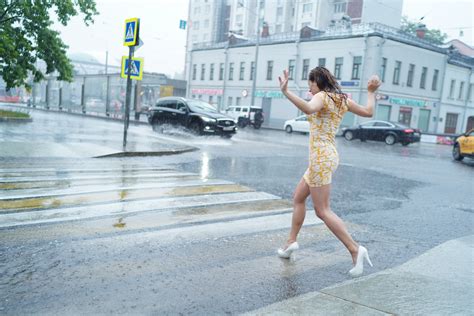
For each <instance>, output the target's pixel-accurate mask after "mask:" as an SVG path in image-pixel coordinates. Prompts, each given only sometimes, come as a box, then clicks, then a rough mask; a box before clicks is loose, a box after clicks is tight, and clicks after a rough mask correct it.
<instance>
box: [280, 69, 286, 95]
mask: <svg viewBox="0 0 474 316" xmlns="http://www.w3.org/2000/svg"><path fill="white" fill-rule="evenodd" d="M278 80H279V81H280V89H281V92H283V93H285V92H287V91H288V70H283V79H281V77H280V76H278Z"/></svg>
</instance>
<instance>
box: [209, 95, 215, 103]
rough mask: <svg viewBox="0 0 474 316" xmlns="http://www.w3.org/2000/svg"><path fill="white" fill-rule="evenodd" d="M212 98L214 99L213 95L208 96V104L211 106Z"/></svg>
mask: <svg viewBox="0 0 474 316" xmlns="http://www.w3.org/2000/svg"><path fill="white" fill-rule="evenodd" d="M213 97H214V96H213V95H210V96H209V104H212V101H213Z"/></svg>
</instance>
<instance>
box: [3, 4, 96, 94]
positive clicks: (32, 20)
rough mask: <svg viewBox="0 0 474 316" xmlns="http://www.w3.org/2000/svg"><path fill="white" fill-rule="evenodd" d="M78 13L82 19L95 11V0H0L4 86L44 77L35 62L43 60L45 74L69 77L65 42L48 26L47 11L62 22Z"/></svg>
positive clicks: (87, 19)
mask: <svg viewBox="0 0 474 316" xmlns="http://www.w3.org/2000/svg"><path fill="white" fill-rule="evenodd" d="M80 13H82V14H83V15H84V17H83V19H84V23H85V24H86V25H89V24H90V23H93V22H94V21H93V16H94V15H96V14H98V12H97V10H96V4H95V0H0V76H2V78H3V80H4V81H5V82H6V84H7V89H10V88H13V87H20V86H26V87H27V88H29V87H30V85H29V82H28V81H29V80H28V78H29V76H30V75H32V77H33V80H34V82H38V81H40V80H42V79H43V78H44V75H45V74H43V73H42V72H41V71H40V70H39V69H38V68H37V67H36V62H37V61H38V60H43V61H44V62H45V63H46V74H51V73H53V72H55V71H57V72H58V79H59V80H65V81H71V80H72V76H73V68H72V65H71V63H70V61H69V59H68V58H67V56H66V49H67V48H68V46H67V45H66V44H64V42H63V41H62V40H61V38H60V36H59V32H57V31H55V30H53V29H52V28H51V26H52V24H53V22H52V20H51V17H50V15H51V14H53V15H54V14H55V15H56V18H57V19H58V21H59V22H60V23H61V24H62V25H67V23H68V22H69V20H70V19H71V17H73V16H76V15H78V14H80Z"/></svg>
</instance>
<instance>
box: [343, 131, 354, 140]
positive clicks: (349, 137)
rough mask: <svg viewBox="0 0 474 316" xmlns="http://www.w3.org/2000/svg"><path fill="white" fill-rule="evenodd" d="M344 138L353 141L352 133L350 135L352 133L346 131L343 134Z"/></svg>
mask: <svg viewBox="0 0 474 316" xmlns="http://www.w3.org/2000/svg"><path fill="white" fill-rule="evenodd" d="M344 138H345V139H346V140H353V139H354V133H352V131H346V132H344Z"/></svg>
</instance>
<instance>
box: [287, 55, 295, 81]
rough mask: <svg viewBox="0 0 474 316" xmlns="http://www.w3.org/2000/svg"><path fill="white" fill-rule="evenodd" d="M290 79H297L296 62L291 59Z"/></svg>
mask: <svg viewBox="0 0 474 316" xmlns="http://www.w3.org/2000/svg"><path fill="white" fill-rule="evenodd" d="M288 79H289V80H293V79H295V60H294V59H290V60H289V61H288Z"/></svg>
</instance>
